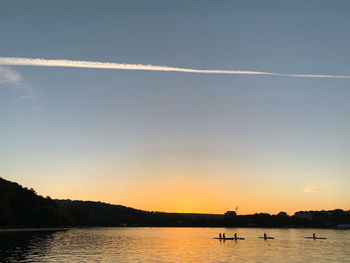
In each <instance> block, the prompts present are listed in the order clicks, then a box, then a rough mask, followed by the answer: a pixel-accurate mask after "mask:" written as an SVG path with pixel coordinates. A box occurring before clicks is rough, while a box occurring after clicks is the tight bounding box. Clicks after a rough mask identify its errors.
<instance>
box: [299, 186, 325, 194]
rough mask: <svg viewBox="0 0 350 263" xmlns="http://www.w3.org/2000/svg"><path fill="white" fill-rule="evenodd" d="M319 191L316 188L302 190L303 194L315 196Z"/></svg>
mask: <svg viewBox="0 0 350 263" xmlns="http://www.w3.org/2000/svg"><path fill="white" fill-rule="evenodd" d="M320 191H321V189H320V188H317V187H308V188H305V189H303V193H307V194H317V193H319V192H320Z"/></svg>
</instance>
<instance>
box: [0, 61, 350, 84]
mask: <svg viewBox="0 0 350 263" xmlns="http://www.w3.org/2000/svg"><path fill="white" fill-rule="evenodd" d="M0 65H4V66H38V67H72V68H96V69H121V70H148V71H173V72H184V73H200V74H234V75H269V76H280V77H296V78H332V79H350V76H347V75H328V74H325V75H320V74H285V73H276V72H264V71H249V70H212V69H192V68H178V67H168V66H157V65H144V64H124V63H113V62H98V61H80V60H66V59H41V58H19V57H0Z"/></svg>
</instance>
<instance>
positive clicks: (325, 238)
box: [304, 237, 327, 239]
mask: <svg viewBox="0 0 350 263" xmlns="http://www.w3.org/2000/svg"><path fill="white" fill-rule="evenodd" d="M304 238H306V239H327V238H326V237H304Z"/></svg>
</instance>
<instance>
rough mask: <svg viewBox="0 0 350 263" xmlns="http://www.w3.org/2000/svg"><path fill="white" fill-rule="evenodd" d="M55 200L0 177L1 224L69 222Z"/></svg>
mask: <svg viewBox="0 0 350 263" xmlns="http://www.w3.org/2000/svg"><path fill="white" fill-rule="evenodd" d="M67 223H68V222H67V221H66V216H65V213H64V211H62V210H60V209H59V208H58V207H57V204H56V202H55V201H54V200H52V199H50V198H49V197H47V198H44V197H42V196H40V195H37V194H36V192H35V191H34V190H33V189H28V188H25V187H22V186H20V185H19V184H17V183H13V182H10V181H7V180H5V179H3V178H1V177H0V226H3V227H4V226H5V227H13V226H16V227H39V226H45V227H46V226H47V227H50V226H58V225H64V224H67Z"/></svg>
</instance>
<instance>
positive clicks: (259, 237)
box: [259, 237, 275, 239]
mask: <svg viewBox="0 0 350 263" xmlns="http://www.w3.org/2000/svg"><path fill="white" fill-rule="evenodd" d="M259 238H263V239H275V238H274V237H259Z"/></svg>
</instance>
